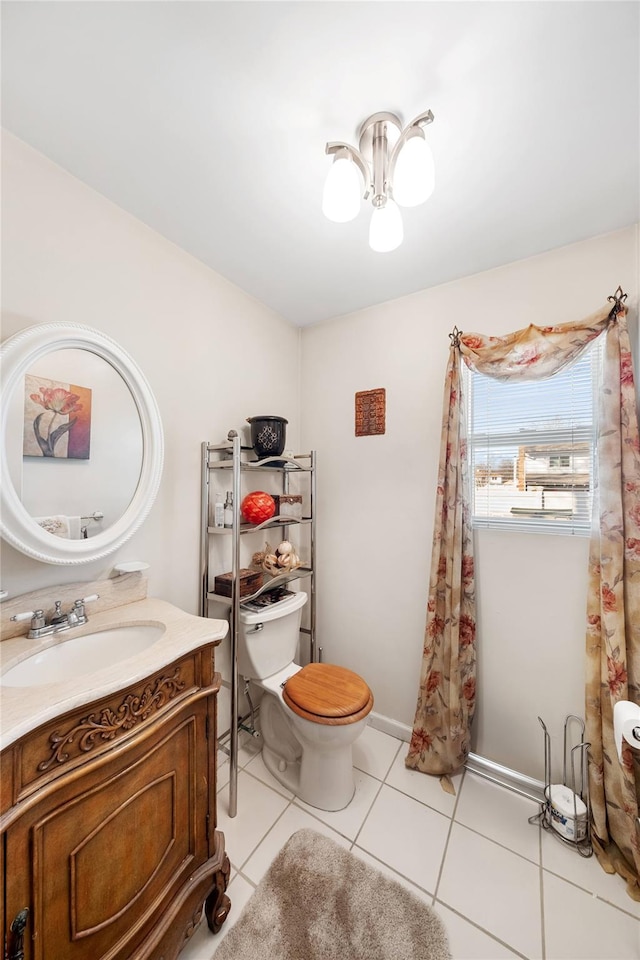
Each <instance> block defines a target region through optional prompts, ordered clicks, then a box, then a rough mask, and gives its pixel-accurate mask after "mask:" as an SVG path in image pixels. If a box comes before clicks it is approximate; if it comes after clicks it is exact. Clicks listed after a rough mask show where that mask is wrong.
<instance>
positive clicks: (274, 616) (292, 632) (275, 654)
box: [238, 591, 307, 680]
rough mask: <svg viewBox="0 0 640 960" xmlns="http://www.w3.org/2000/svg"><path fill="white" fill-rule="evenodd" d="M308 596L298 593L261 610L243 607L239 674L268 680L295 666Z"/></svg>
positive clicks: (254, 678)
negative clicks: (290, 666)
mask: <svg viewBox="0 0 640 960" xmlns="http://www.w3.org/2000/svg"><path fill="white" fill-rule="evenodd" d="M306 602H307V594H306V593H304V592H302V591H301V592H300V593H294V594H292V595H291V596H288V597H285V599H283V600H278V601H277V602H276V603H272V604H270V605H269V606H266V607H263V608H261V609H260V610H255V609H251V608H250V607H240V623H239V629H238V673H239V674H241V675H242V676H243V677H247V679H251V680H265V679H266V678H267V677H270V676H272V675H273V674H274V673H277V672H278V671H279V670H284V668H285V667H287V666H288V665H289V664H290V663H292V662H293V660H294V657H295V655H296V649H297V646H298V640H299V639H300V621H301V619H302V608H303V606H304V605H305V603H306Z"/></svg>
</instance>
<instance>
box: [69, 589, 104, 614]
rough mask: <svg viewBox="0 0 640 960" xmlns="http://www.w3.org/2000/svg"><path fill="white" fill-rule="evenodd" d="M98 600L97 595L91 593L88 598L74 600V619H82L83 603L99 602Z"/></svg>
mask: <svg viewBox="0 0 640 960" xmlns="http://www.w3.org/2000/svg"><path fill="white" fill-rule="evenodd" d="M99 599H100V594H99V593H91V594H89V596H88V597H82V598H81V599H80V600H76V601H75V603H74V604H73V612H74V613H75V615H76V617H80V618H84V617H85V612H84V605H85V603H91V602H92V601H93V600H99Z"/></svg>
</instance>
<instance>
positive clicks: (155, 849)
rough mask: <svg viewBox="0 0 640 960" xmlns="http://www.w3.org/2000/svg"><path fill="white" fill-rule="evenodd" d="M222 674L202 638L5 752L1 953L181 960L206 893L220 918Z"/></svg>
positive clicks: (52, 959)
mask: <svg viewBox="0 0 640 960" xmlns="http://www.w3.org/2000/svg"><path fill="white" fill-rule="evenodd" d="M219 686H220V677H219V675H218V674H215V673H214V672H213V647H212V646H207V647H204V648H201V649H200V650H198V651H195V652H194V653H192V654H190V655H189V656H187V657H184V658H182V659H181V660H180V661H177V662H176V663H174V664H172V665H170V666H169V667H167V668H165V669H163V670H162V671H159V672H158V673H156V674H154V675H152V676H151V677H149V678H147V679H146V680H143V681H141V682H139V683H137V684H135V685H134V686H132V687H130V688H128V689H126V690H123V691H120V692H119V693H117V694H115V695H113V696H110V697H107V698H103V699H102V700H101V701H98V702H96V703H93V704H90V705H88V706H84V707H82V708H79V709H77V710H74V711H72V712H71V713H68V714H66V715H65V716H63V717H60V718H58V719H57V720H56V721H55V722H54V723H53V724H47V725H46V727H44V728H39V729H38V730H35V731H33V732H32V733H31V734H29V735H27V736H26V737H24V738H23V739H22V740H20V741H18V742H17V743H15V744H13V745H12V746H11V747H9V748H7V750H6V751H4V752H3V755H2V768H3V772H4V770H10V771H11V776H10V779H11V781H12V782H11V792H12V798H11V799H12V803H11V806H9V807H8V809H6V810H4V811H3V814H2V818H1V821H0V824H1V826H2V833H3V844H4V870H3V879H4V884H5V889H4V898H3V900H4V902H3V907H4V918H5V926H4V929H5V931H6V934H5V945H6V946H5V949H6V951H7V952H6V957H7V960H14V958H15V960H20V958H22V956H23V955H24V960H133V958H135V960H175V958H176V957H177V955H178V953H179V951H180V949H181V947H182V946H183V945H184V942H185V941H186V940H187V939H188V938H189V936H190V935H191V934H192V933H193V931H194V930H195V928H196V927H197V925H198V923H199V921H200V917H201V914H202V906H203V903H205V901H206V906H205V912H206V916H207V920H208V922H209V926H210V927H211V929H212V930H217V929H219V926H220V925H221V923H222V922H223V921H224V919H225V917H226V914H227V911H228V908H229V901H228V899H227V897H226V895H225V889H226V885H227V882H228V876H229V862H228V859H227V857H226V854H225V851H224V837H223V835H222V834H221V833H220V832H219V831H217V830H216V829H215V828H216V779H215V777H216V696H217V692H218V689H219ZM43 732H44V734H45V735H46V739H45V740H43ZM47 739H48V750H47V751H46V752H45V751H44V749H43V746H44V744H45V743H46V741H47ZM34 744H35V745H36V749H35V754H34V749H33V746H34ZM38 754H39V755H40V757H41V760H40V761H39V763H38V764H36V763H35V760H36V759H37V756H38ZM8 758H10V759H8ZM25 908H26V909H28V911H29V912H28V917H27V920H26V927H25V929H24V934H23V936H22V937H20V935H19V933H18V934H16V932H15V930H14V932H13V933H12V932H11V925H12V923H14V921H15V918H16V917H18V918H20V915H21V911H23V910H24V909H25ZM22 916H23V917H24V915H22ZM19 922H20V921H18V925H19ZM14 927H15V924H14ZM21 940H22V943H21V942H20V941H21Z"/></svg>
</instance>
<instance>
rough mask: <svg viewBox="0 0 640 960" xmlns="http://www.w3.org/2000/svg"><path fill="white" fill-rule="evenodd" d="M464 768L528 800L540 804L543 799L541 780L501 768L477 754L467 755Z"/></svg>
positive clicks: (499, 765)
mask: <svg viewBox="0 0 640 960" xmlns="http://www.w3.org/2000/svg"><path fill="white" fill-rule="evenodd" d="M466 767H467V770H470V771H471V772H472V773H477V774H478V776H480V777H484V778H485V779H486V780H492V781H493V782H494V783H498V784H500V786H501V787H507V788H508V789H509V790H514V791H515V792H516V793H520V794H522V796H524V797H528V798H529V799H530V800H536V801H537V802H538V803H541V802H542V800H543V799H544V784H543V783H542V781H541V780H534V779H533V777H528V776H527V775H526V774H524V773H519V772H518V771H517V770H511V768H510V767H503V766H502V764H500V763H495V761H493V760H487V759H486V757H480V756H479V755H478V754H477V753H470V754H469V756H468V757H467V763H466Z"/></svg>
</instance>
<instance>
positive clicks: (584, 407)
mask: <svg viewBox="0 0 640 960" xmlns="http://www.w3.org/2000/svg"><path fill="white" fill-rule="evenodd" d="M601 339H602V338H599V339H598V340H596V341H595V342H594V343H593V344H592V345H591V346H590V347H588V348H587V349H586V350H585V352H584V353H583V354H582V355H581V356H580V357H579V358H578V360H576V361H575V363H573V364H572V365H571V366H570V367H566V368H565V369H564V370H562V371H560V372H559V373H557V374H555V375H554V376H552V377H549V378H548V379H546V380H532V381H528V382H522V381H520V382H518V381H510V382H504V381H500V380H493V379H491V378H490V377H485V376H484V375H483V374H480V373H475V372H471V371H469V370H466V368H465V376H466V384H467V396H468V397H469V409H468V418H469V419H468V439H469V453H470V471H471V480H472V485H473V505H472V510H473V524H474V526H476V527H493V528H503V529H511V530H530V531H534V532H540V533H565V534H577V535H582V536H587V535H588V534H589V531H590V528H591V498H592V492H593V476H594V467H593V463H594V461H593V458H594V448H595V444H594V424H595V419H596V409H597V408H596V401H597V373H598V369H599V361H600V357H601V351H602V348H601V346H600V340H601Z"/></svg>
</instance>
